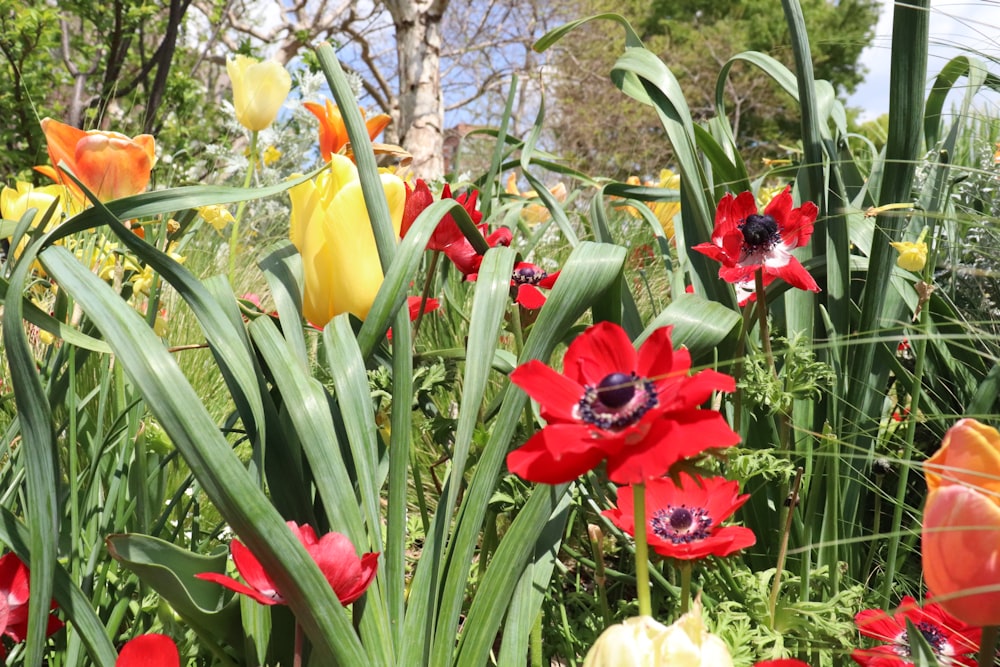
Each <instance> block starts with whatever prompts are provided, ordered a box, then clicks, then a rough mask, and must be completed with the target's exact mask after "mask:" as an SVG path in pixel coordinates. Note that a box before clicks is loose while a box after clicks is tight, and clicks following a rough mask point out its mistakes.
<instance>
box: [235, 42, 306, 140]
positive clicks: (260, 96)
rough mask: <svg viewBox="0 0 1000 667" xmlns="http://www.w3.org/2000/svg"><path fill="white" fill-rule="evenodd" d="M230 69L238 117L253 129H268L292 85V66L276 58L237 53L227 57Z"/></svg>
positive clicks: (252, 130)
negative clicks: (290, 73)
mask: <svg viewBox="0 0 1000 667" xmlns="http://www.w3.org/2000/svg"><path fill="white" fill-rule="evenodd" d="M226 71H227V72H229V78H230V79H231V80H232V82H233V106H234V107H235V108H236V120H237V121H239V123H240V125H242V126H243V127H245V128H247V129H248V130H250V131H251V132H259V131H260V130H263V129H266V128H267V127H268V126H270V125H271V123H273V122H274V119H275V118H277V117H278V111H279V110H280V109H281V105H282V104H284V103H285V98H287V97H288V92H289V91H290V90H291V89H292V77H291V76H289V75H288V70H286V69H285V68H284V67H283V66H282V65H281V63H277V62H275V61H273V60H265V61H263V62H260V61H258V60H257V59H256V58H251V57H249V56H236V57H235V58H232V59H228V60H226Z"/></svg>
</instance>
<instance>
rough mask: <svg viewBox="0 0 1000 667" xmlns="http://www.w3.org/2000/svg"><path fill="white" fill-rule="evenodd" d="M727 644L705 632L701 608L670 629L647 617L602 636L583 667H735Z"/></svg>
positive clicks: (627, 623)
mask: <svg viewBox="0 0 1000 667" xmlns="http://www.w3.org/2000/svg"><path fill="white" fill-rule="evenodd" d="M732 665H733V659H732V657H731V656H730V655H729V649H728V647H726V644H725V643H724V642H723V641H722V640H721V639H719V638H718V637H716V636H715V635H713V634H711V633H709V632H708V631H707V630H705V625H704V623H703V622H702V617H701V604H700V603H699V602H697V601H695V603H694V604H693V605H692V606H691V611H690V612H688V613H687V614H684V615H683V616H681V617H680V618H679V619H677V622H676V623H674V624H673V625H671V626H669V627H667V626H664V625H662V624H660V623H658V622H657V621H655V620H653V619H652V618H650V617H648V616H637V617H635V618H630V619H628V620H626V621H625V622H624V623H619V624H618V625H613V626H611V627H609V628H608V629H607V630H605V631H604V632H603V633H601V636H600V637H598V638H597V641H596V642H595V643H594V645H593V646H592V647H591V649H590V651H589V652H588V653H587V657H586V659H585V660H584V663H583V667H732Z"/></svg>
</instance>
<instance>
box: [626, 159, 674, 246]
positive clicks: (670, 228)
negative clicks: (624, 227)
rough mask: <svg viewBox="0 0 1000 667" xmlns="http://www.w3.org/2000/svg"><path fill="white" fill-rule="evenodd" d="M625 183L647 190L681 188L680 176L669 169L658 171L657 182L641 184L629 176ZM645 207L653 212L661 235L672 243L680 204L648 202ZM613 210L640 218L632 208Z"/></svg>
mask: <svg viewBox="0 0 1000 667" xmlns="http://www.w3.org/2000/svg"><path fill="white" fill-rule="evenodd" d="M625 182H626V183H628V184H629V185H644V186H646V187H647V188H665V189H670V190H678V189H680V187H681V177H680V174H675V173H674V172H672V171H671V170H669V169H661V170H660V180H659V182H656V181H646V182H645V183H643V182H642V181H640V180H639V177H638V176H629V177H628V179H627V180H626V181H625ZM613 199H619V197H613ZM647 206H648V207H649V210H650V211H652V212H653V215H655V216H656V219H657V220H659V222H660V227H661V228H662V229H663V235H664V236H666V237H667V239H669V240H671V241H672V240H673V238H674V218H675V217H676V216H677V214H678V213H680V212H681V204H680V202H675V201H658V202H650V203H649V204H647ZM615 208H618V209H620V210H622V211H625V213H628V214H629V215H630V216H632V217H633V218H641V217H642V215H641V214H640V213H639V211H637V210H636V209H635V207H634V206H616V207H615Z"/></svg>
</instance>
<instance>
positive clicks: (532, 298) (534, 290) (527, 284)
mask: <svg viewBox="0 0 1000 667" xmlns="http://www.w3.org/2000/svg"><path fill="white" fill-rule="evenodd" d="M478 276H479V274H478V273H470V274H469V275H468V276H466V278H467V279H468V280H471V281H475V280H476V278H478ZM558 277H559V272H558V271H556V272H555V273H547V272H546V271H545V269H543V268H542V267H540V266H538V265H537V264H531V263H529V262H518V263H517V264H515V265H514V271H513V272H512V273H511V276H510V290H511V296H512V297H513V298H514V303H517V304H519V305H521V306H524V307H525V308H527V309H529V310H536V309H538V308H541V307H542V306H544V305H545V295H544V294H542V291H541V290H539V289H538V288H539V287H543V288H545V289H552V286H553V285H555V283H556V279H557V278H558Z"/></svg>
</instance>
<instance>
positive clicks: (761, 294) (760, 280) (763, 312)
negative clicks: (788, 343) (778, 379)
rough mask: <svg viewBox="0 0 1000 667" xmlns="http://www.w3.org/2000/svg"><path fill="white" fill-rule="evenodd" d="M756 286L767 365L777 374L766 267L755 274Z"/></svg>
mask: <svg viewBox="0 0 1000 667" xmlns="http://www.w3.org/2000/svg"><path fill="white" fill-rule="evenodd" d="M753 281H754V286H755V287H756V290H757V316H758V317H759V318H760V320H759V321H760V345H761V347H762V348H763V349H764V357H765V358H766V359H767V365H768V366H769V367H770V368H771V372H773V373H774V374H775V375H777V374H778V371H777V370H775V368H774V354H773V353H772V352H771V332H770V331H768V328H767V293H766V292H765V291H764V269H757V270H756V271H755V272H754V274H753Z"/></svg>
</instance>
